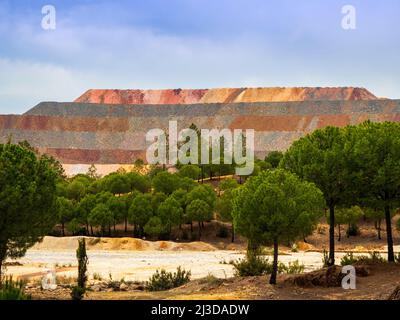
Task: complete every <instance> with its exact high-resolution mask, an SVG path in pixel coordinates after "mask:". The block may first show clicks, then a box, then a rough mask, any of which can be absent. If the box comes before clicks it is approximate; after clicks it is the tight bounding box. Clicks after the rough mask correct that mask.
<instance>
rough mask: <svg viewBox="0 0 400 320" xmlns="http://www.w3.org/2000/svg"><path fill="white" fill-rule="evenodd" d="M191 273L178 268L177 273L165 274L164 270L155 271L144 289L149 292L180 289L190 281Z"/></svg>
mask: <svg viewBox="0 0 400 320" xmlns="http://www.w3.org/2000/svg"><path fill="white" fill-rule="evenodd" d="M190 276H191V272H190V271H185V270H184V269H181V267H178V269H177V271H176V272H174V273H172V272H166V271H165V270H164V269H161V271H158V270H157V271H156V273H155V274H153V275H152V276H151V278H150V279H149V281H147V283H146V289H147V290H149V291H163V290H169V289H172V288H176V287H180V286H182V285H184V284H185V283H188V282H189V281H190Z"/></svg>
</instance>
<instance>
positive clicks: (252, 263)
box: [232, 253, 272, 277]
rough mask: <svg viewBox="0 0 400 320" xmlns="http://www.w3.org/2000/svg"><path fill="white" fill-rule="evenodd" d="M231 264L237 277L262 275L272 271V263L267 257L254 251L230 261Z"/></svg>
mask: <svg viewBox="0 0 400 320" xmlns="http://www.w3.org/2000/svg"><path fill="white" fill-rule="evenodd" d="M232 265H233V267H234V268H235V276H237V277H253V276H262V275H264V274H270V273H271V272H272V263H270V262H269V260H268V258H264V257H263V256H260V255H258V254H254V253H247V255H246V257H245V258H243V259H239V260H237V261H232Z"/></svg>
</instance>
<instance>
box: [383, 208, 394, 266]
mask: <svg viewBox="0 0 400 320" xmlns="http://www.w3.org/2000/svg"><path fill="white" fill-rule="evenodd" d="M385 220H386V237H387V245H388V261H389V262H394V252H393V236H392V217H391V216H390V208H389V206H385Z"/></svg>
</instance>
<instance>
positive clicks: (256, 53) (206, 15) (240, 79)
mask: <svg viewBox="0 0 400 320" xmlns="http://www.w3.org/2000/svg"><path fill="white" fill-rule="evenodd" d="M48 4H50V5H53V6H54V7H55V8H56V29H55V30H44V29H43V28H42V26H41V23H42V18H43V14H42V7H43V6H45V5H48ZM344 5H353V6H354V7H355V8H356V18H357V20H356V29H355V30H344V29H343V28H342V27H341V21H342V18H343V14H342V12H341V11H342V7H343V6H344ZM399 17H400V1H398V0H383V1H375V0H344V1H339V0H330V1H322V0H303V1H295V0H283V1H282V0H271V1H266V0H168V1H165V0H146V1H142V0H136V1H132V0H131V1H123V0H119V1H118V0H114V1H101V0H100V1H92V0H82V1H65V0H59V1H57V0H55V1H50V0H48V1H46V0H45V1H36V0H9V1H7V0H0V113H7V114H8V113H22V112H24V111H26V110H28V109H29V108H30V107H32V106H34V105H35V104H37V103H38V102H40V101H72V100H74V99H75V98H76V97H78V96H79V95H81V94H82V93H83V92H84V91H86V90H87V89H90V88H121V89H122V88H143V89H153V88H154V89H158V88H210V87H243V86H257V87H258V86H360V87H366V88H368V89H369V90H370V91H372V92H373V93H375V94H376V95H378V96H384V97H389V98H400V62H399V61H400V59H399V57H400V25H399V24H400V22H399Z"/></svg>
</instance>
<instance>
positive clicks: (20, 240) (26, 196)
mask: <svg viewBox="0 0 400 320" xmlns="http://www.w3.org/2000/svg"><path fill="white" fill-rule="evenodd" d="M0 167H1V170H0V207H1V208H0V283H1V280H2V265H3V262H4V261H5V259H6V258H7V257H10V258H17V257H21V256H23V255H24V254H25V252H26V250H27V249H28V248H29V247H31V246H32V245H34V244H35V243H36V242H37V241H39V240H40V239H41V238H42V237H43V236H44V235H46V234H48V233H49V232H50V231H51V230H52V228H53V227H54V224H55V223H56V220H57V216H56V215H55V212H56V210H55V208H56V182H57V180H58V179H59V178H60V174H59V170H58V165H57V162H56V161H55V160H54V159H51V158H49V157H47V156H38V155H36V154H35V153H34V152H33V151H32V150H31V149H30V148H28V147H26V146H25V145H13V144H10V143H9V144H2V145H0Z"/></svg>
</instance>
